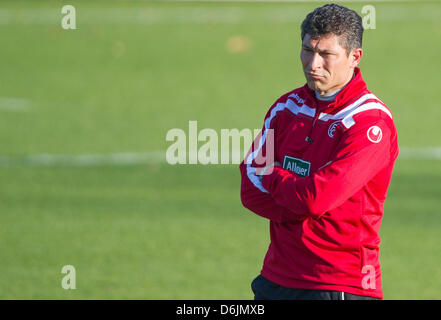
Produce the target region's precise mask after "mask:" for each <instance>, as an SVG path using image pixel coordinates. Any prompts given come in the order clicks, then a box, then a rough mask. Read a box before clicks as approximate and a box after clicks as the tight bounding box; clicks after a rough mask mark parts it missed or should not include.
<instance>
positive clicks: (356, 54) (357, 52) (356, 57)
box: [349, 48, 363, 68]
mask: <svg viewBox="0 0 441 320" xmlns="http://www.w3.org/2000/svg"><path fill="white" fill-rule="evenodd" d="M362 56H363V50H362V49H361V48H355V49H352V51H351V53H350V54H349V59H350V60H351V62H350V63H351V67H352V68H355V67H356V66H358V64H359V63H360V60H361V57H362Z"/></svg>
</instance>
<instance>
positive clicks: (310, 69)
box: [300, 34, 362, 94]
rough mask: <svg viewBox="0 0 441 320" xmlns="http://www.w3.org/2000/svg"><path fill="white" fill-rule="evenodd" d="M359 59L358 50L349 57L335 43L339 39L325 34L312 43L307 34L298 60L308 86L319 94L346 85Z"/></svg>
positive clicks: (359, 50)
mask: <svg viewBox="0 0 441 320" xmlns="http://www.w3.org/2000/svg"><path fill="white" fill-rule="evenodd" d="M361 56H362V50H361V49H353V50H352V51H351V52H350V53H349V55H347V53H346V49H345V48H343V47H342V46H341V45H340V44H339V42H338V36H336V35H334V34H328V35H324V36H322V37H320V38H319V39H311V37H310V35H309V34H306V35H305V37H304V38H303V42H302V51H301V52H300V60H301V61H302V65H303V72H304V73H305V77H306V81H307V83H308V86H309V87H310V88H311V89H312V90H316V91H318V93H320V94H324V93H328V92H333V91H336V90H338V89H341V88H342V87H344V86H345V85H346V83H348V82H349V81H350V80H351V78H352V75H353V72H354V68H355V67H356V66H357V64H358V62H359V61H360V59H361Z"/></svg>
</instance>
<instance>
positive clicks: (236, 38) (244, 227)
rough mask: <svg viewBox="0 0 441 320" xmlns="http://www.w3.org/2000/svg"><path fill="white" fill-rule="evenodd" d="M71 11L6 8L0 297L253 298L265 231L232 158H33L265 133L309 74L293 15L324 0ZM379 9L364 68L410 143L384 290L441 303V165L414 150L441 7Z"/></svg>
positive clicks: (427, 118)
mask: <svg viewBox="0 0 441 320" xmlns="http://www.w3.org/2000/svg"><path fill="white" fill-rule="evenodd" d="M64 4H66V3H65V2H63V1H30V0H29V1H2V2H1V3H0V39H2V50H0V59H1V61H2V63H1V72H0V148H1V149H0V158H2V159H5V158H8V159H12V161H11V162H10V163H9V165H7V164H5V162H1V161H0V164H1V166H0V244H1V249H0V298H1V299H251V298H252V293H251V290H250V282H251V280H252V279H253V278H254V277H255V276H256V275H257V274H258V273H259V271H260V268H261V265H262V261H263V257H264V254H265V252H266V249H267V246H268V244H269V232H268V231H269V228H268V222H267V221H265V220H264V219H263V218H260V217H258V216H256V215H254V214H252V213H250V212H249V211H247V210H246V209H244V208H243V207H242V206H241V203H240V197H239V188H240V176H239V171H238V168H237V165H208V166H203V165H175V166H172V165H169V164H167V163H165V162H164V161H162V162H161V161H146V163H144V164H133V165H109V164H107V165H104V164H103V165H93V166H92V165H90V166H87V165H85V166H75V165H69V164H65V165H52V166H51V165H40V166H39V165H35V163H34V165H32V164H31V163H27V162H26V161H24V160H23V159H27V157H29V156H32V155H39V154H51V155H57V154H61V155H82V154H112V153H127V152H134V153H149V152H158V151H159V152H164V153H165V150H166V149H167V147H168V146H169V145H170V143H169V142H167V141H166V140H165V136H166V133H167V131H168V130H170V129H172V128H181V129H183V130H184V131H187V129H188V121H189V120H197V121H198V127H199V129H202V128H213V129H215V130H217V131H218V132H219V130H220V129H222V128H239V129H243V128H252V129H254V128H260V127H261V125H262V120H263V117H264V115H265V113H266V111H267V109H268V108H269V106H270V105H271V104H272V103H273V102H274V100H275V99H277V98H278V97H279V96H280V95H281V94H283V93H285V92H287V91H289V90H291V89H293V88H296V87H299V86H301V85H303V84H304V82H305V81H304V78H303V75H302V72H301V66H300V63H299V48H300V40H299V39H300V36H299V30H300V23H301V21H302V19H303V18H304V16H305V15H306V14H307V13H308V12H309V11H311V10H312V9H314V8H315V7H318V6H320V5H321V3H301V4H294V3H285V4H282V3H278V4H264V3H242V4H239V3H237V4H235V3H160V2H155V3H151V2H147V1H106V2H104V1H79V0H76V1H73V2H72V4H74V5H75V8H76V14H77V21H76V22H77V29H76V30H63V29H62V28H61V24H60V21H61V18H62V14H61V7H62V6H63V5H64ZM366 4H369V3H366ZM345 5H347V6H348V7H350V8H353V9H355V10H357V12H359V13H361V8H362V6H363V3H345ZM374 6H375V8H376V14H377V22H376V29H375V30H367V31H366V32H365V37H364V42H363V46H364V53H365V56H364V57H363V60H362V63H361V65H360V67H361V69H362V72H363V76H364V78H365V80H366V81H367V84H368V87H369V89H370V90H372V91H373V92H374V93H375V94H376V95H377V96H378V97H380V98H381V99H382V100H383V101H384V102H385V103H386V104H387V105H388V106H389V107H390V109H391V110H392V112H393V113H394V119H395V123H396V126H397V129H398V134H399V144H400V147H401V148H402V149H403V150H405V151H406V153H403V156H402V157H400V158H399V159H398V161H397V164H396V168H395V173H394V176H393V179H392V183H391V186H390V189H389V197H388V201H387V202H386V208H385V215H384V219H383V224H382V230H381V236H382V246H381V250H380V255H381V260H380V261H381V264H382V272H383V290H384V296H385V299H440V298H441V241H440V240H441V236H440V235H441V233H440V229H441V215H440V213H441V210H440V205H441V161H440V160H439V156H438V159H430V157H431V156H430V155H428V156H427V158H426V159H423V157H421V156H416V155H414V156H412V154H413V153H412V150H414V149H412V148H420V147H427V146H432V147H438V146H440V145H441V132H440V126H439V120H440V119H441V108H440V105H439V97H438V95H439V92H440V84H439V83H440V82H439V77H438V74H439V70H441V60H440V59H439V56H440V52H441V22H440V21H441V4H440V3H439V2H420V1H416V2H415V3H374ZM14 161H15V162H14ZM64 265H73V266H75V268H76V286H77V289H76V290H64V289H62V287H61V280H62V278H63V276H64V275H63V274H62V273H61V268H62V267H63V266H64Z"/></svg>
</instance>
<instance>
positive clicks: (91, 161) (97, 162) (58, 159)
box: [0, 147, 441, 167]
mask: <svg viewBox="0 0 441 320" xmlns="http://www.w3.org/2000/svg"><path fill="white" fill-rule="evenodd" d="M234 152H235V151H233V152H232V153H233V154H234ZM236 152H240V151H236ZM165 155H166V152H165V151H153V152H144V153H140V152H128V153H110V154H78V155H63V154H33V155H24V156H0V167H64V166H66V167H93V166H129V165H142V164H153V163H166V156H165ZM241 155H243V153H241ZM398 158H399V159H400V160H406V159H415V160H441V147H421V148H414V147H401V148H400V155H399V157H398ZM233 165H237V164H236V163H233Z"/></svg>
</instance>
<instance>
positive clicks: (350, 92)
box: [303, 67, 369, 112]
mask: <svg viewBox="0 0 441 320" xmlns="http://www.w3.org/2000/svg"><path fill="white" fill-rule="evenodd" d="M303 88H304V90H305V93H307V94H308V96H309V98H310V99H308V100H310V101H311V102H312V103H313V105H314V107H317V101H316V98H315V93H314V90H312V89H310V88H309V87H308V84H305V85H304V86H303ZM368 92H369V90H368V89H367V86H366V82H365V81H364V80H363V77H362V76H361V70H360V68H358V67H355V69H354V77H352V79H351V81H349V82H348V84H347V85H346V86H345V87H344V88H343V90H341V91H340V92H339V93H338V94H337V96H336V97H335V100H334V102H332V103H331V104H329V107H328V108H327V109H331V110H332V112H336V111H338V110H339V109H341V108H344V107H345V106H347V105H349V104H350V103H352V102H354V101H355V100H357V99H358V98H360V97H361V96H362V95H364V94H366V93H368Z"/></svg>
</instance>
